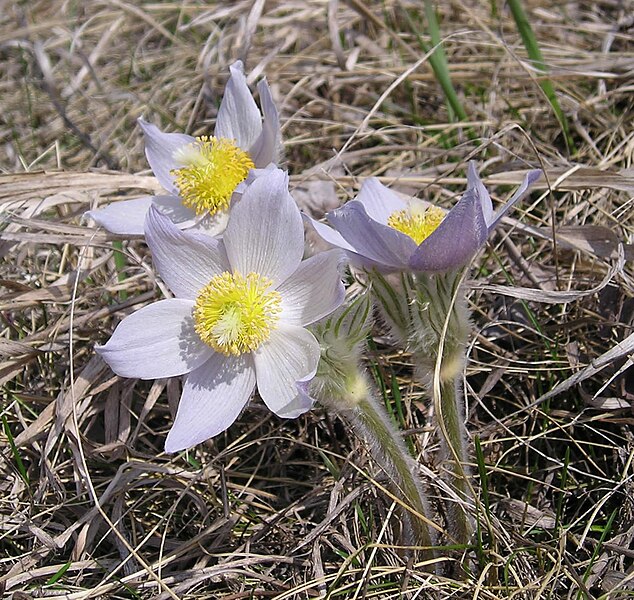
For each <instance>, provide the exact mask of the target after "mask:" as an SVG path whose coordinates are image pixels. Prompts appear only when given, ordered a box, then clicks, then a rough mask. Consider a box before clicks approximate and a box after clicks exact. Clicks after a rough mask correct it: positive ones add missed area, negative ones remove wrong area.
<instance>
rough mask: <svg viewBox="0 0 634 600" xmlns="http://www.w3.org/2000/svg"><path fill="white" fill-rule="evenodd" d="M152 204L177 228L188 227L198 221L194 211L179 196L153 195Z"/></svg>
mask: <svg viewBox="0 0 634 600" xmlns="http://www.w3.org/2000/svg"><path fill="white" fill-rule="evenodd" d="M152 204H154V206H156V207H157V208H158V209H159V210H160V211H161V213H162V214H164V215H165V216H166V217H169V220H170V221H171V222H172V223H174V224H175V225H176V226H177V227H178V228H179V229H188V228H189V227H192V226H193V225H195V224H196V222H197V221H198V219H197V217H196V212H195V211H193V210H192V209H191V208H187V207H186V206H185V205H184V204H183V200H182V199H181V198H180V197H179V196H153V197H152Z"/></svg>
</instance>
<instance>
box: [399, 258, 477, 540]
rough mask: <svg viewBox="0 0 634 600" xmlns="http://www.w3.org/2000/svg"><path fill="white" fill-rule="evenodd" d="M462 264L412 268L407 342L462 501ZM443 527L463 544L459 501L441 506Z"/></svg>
mask: <svg viewBox="0 0 634 600" xmlns="http://www.w3.org/2000/svg"><path fill="white" fill-rule="evenodd" d="M463 274H464V272H463V271H462V270H460V271H455V272H447V273H438V274H434V275H429V274H418V275H416V277H415V278H414V280H413V281H412V286H413V288H412V289H411V290H410V294H415V296H414V297H415V302H414V303H412V313H411V314H412V323H413V326H414V329H415V330H416V331H413V334H412V345H413V346H414V350H415V356H416V359H417V360H416V362H417V366H418V375H419V377H420V378H421V379H422V381H423V383H425V384H426V385H427V386H428V388H429V389H430V391H431V392H432V397H433V399H434V406H435V409H436V415H437V419H438V424H439V428H440V433H441V435H440V442H441V447H442V450H443V455H444V458H445V460H446V461H448V463H449V464H451V468H450V473H451V476H450V478H449V483H451V485H452V486H453V487H454V489H455V490H456V493H457V494H458V496H459V498H460V499H461V500H462V501H465V502H468V501H469V500H470V499H472V497H473V493H472V488H471V486H470V485H469V480H468V477H469V472H468V467H467V465H468V463H469V454H468V447H467V430H466V427H465V424H464V420H463V414H464V402H463V394H462V375H463V373H464V364H465V356H464V355H465V347H466V344H467V340H468V337H469V333H470V325H469V313H468V309H467V306H466V302H465V296H464V292H463V288H462V277H463ZM447 514H448V518H449V529H450V532H451V534H452V536H453V537H454V538H455V541H456V542H457V543H459V544H468V543H469V541H470V539H471V535H472V533H473V522H472V520H471V518H470V517H469V515H468V513H467V512H466V511H465V509H464V508H463V506H462V505H461V504H460V503H457V502H451V503H449V504H448V506H447Z"/></svg>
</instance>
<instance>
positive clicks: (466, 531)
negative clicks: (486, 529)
mask: <svg viewBox="0 0 634 600" xmlns="http://www.w3.org/2000/svg"><path fill="white" fill-rule="evenodd" d="M460 379H461V377H460V376H458V377H455V378H453V380H447V381H441V382H440V397H439V398H438V402H436V406H437V412H439V415H438V416H439V422H440V425H441V430H442V434H443V435H442V444H441V445H442V449H443V454H444V455H445V460H446V461H447V462H448V464H449V465H451V467H450V470H451V483H452V484H453V487H454V489H455V491H456V492H457V494H458V496H459V497H460V499H461V500H463V501H468V500H469V499H470V498H472V490H471V487H470V485H469V481H468V476H469V469H468V466H467V464H466V462H467V460H468V451H467V430H466V427H465V424H464V420H463V411H462V407H463V401H462V385H461V381H460ZM447 513H448V515H449V521H450V527H449V529H450V531H451V534H452V535H453V537H454V538H455V539H456V541H457V542H458V543H459V544H468V543H469V540H470V539H471V535H472V533H473V522H472V520H471V518H470V517H469V515H468V514H467V512H466V511H465V510H464V508H463V507H462V506H461V505H460V504H459V503H458V502H451V503H449V505H448V507H447Z"/></svg>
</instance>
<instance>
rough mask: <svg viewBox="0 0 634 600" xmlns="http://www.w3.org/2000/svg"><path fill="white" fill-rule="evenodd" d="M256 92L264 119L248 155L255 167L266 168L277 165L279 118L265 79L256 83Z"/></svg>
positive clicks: (279, 145) (279, 139) (279, 146)
mask: <svg viewBox="0 0 634 600" xmlns="http://www.w3.org/2000/svg"><path fill="white" fill-rule="evenodd" d="M258 92H259V93H260V105H261V106H262V114H263V115H264V119H263V121H262V131H261V132H260V135H259V136H258V138H257V139H256V140H255V142H254V144H253V146H252V147H251V149H250V150H249V154H250V156H251V160H252V161H253V162H254V163H255V166H256V167H266V165H268V164H269V163H277V162H278V160H279V155H280V148H281V146H282V140H281V136H280V116H279V114H278V112H277V107H276V106H275V102H274V101H273V97H272V96H271V90H270V89H269V85H268V83H267V82H266V79H262V80H261V81H260V82H259V83H258Z"/></svg>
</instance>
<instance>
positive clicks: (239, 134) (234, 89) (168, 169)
mask: <svg viewBox="0 0 634 600" xmlns="http://www.w3.org/2000/svg"><path fill="white" fill-rule="evenodd" d="M229 69H230V72H231V76H230V77H229V80H228V82H227V85H226V87H225V92H224V96H223V99H222V102H221V103H220V108H219V109H218V116H217V119H216V128H215V130H214V135H213V136H212V137H207V136H202V137H197V138H194V137H192V136H190V135H185V134H183V133H164V132H162V131H161V130H160V129H158V127H156V126H155V125H152V124H151V123H147V122H146V121H144V120H143V119H139V125H140V126H141V128H142V129H143V133H144V134H145V155H146V157H147V160H148V162H149V163H150V167H152V171H154V175H155V176H156V177H157V179H158V180H159V182H160V184H161V185H162V186H163V187H164V188H165V190H166V194H165V195H161V196H145V197H143V198H137V199H134V200H127V201H122V202H115V203H113V204H110V205H109V206H107V207H105V208H102V209H97V210H92V211H89V212H88V213H87V214H88V215H89V216H90V217H92V219H94V220H95V221H96V222H97V223H99V224H100V225H102V226H103V227H105V228H106V229H107V230H108V231H110V232H112V233H118V234H124V235H142V234H143V224H144V221H145V215H146V214H147V212H148V209H149V208H150V206H156V207H157V208H158V209H159V210H160V211H161V212H162V213H163V214H166V215H167V216H168V217H169V218H170V219H171V220H172V221H173V222H174V223H176V224H177V225H178V227H179V228H181V229H187V228H190V227H193V226H197V227H200V228H203V229H208V230H211V231H212V232H214V231H216V232H217V231H219V230H221V229H222V228H223V227H224V225H225V224H226V218H227V212H228V208H229V204H230V202H231V200H232V196H233V193H234V192H235V191H236V187H238V185H239V184H240V183H241V182H242V181H244V180H245V179H246V177H247V175H248V174H249V171H250V169H252V168H263V167H266V166H267V165H269V164H270V163H275V162H277V160H278V158H279V151H280V147H281V144H280V125H279V116H278V113H277V109H276V107H275V103H274V102H273V98H272V97H271V91H270V89H269V86H268V84H267V83H266V80H264V79H263V80H262V81H260V82H259V84H258V92H259V94H260V103H261V106H262V114H261V113H260V110H259V109H258V107H257V105H256V103H255V100H254V99H253V96H252V95H251V92H250V91H249V88H248V86H247V82H246V78H245V76H244V70H243V66H242V62H241V61H236V62H235V63H234V64H233V65H231V67H229Z"/></svg>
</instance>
